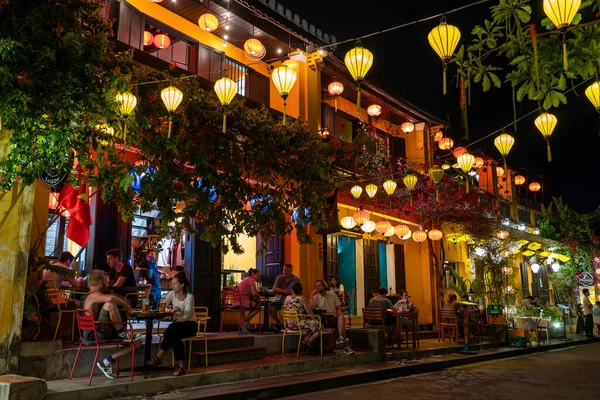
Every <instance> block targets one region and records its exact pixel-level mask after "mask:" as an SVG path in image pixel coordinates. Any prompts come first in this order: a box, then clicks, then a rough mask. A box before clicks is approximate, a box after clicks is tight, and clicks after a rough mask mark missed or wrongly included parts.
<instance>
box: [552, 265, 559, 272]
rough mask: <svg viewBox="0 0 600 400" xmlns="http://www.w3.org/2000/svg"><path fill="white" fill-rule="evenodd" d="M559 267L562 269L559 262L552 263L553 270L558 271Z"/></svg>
mask: <svg viewBox="0 0 600 400" xmlns="http://www.w3.org/2000/svg"><path fill="white" fill-rule="evenodd" d="M559 269H560V264H559V263H553V264H552V271H554V272H558V270H559Z"/></svg>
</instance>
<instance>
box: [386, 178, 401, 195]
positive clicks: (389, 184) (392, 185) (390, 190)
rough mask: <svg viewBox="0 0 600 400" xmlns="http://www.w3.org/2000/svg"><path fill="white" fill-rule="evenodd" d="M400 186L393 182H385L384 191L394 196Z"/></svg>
mask: <svg viewBox="0 0 600 400" xmlns="http://www.w3.org/2000/svg"><path fill="white" fill-rule="evenodd" d="M397 186H398V185H397V184H396V182H394V181H393V180H391V179H390V180H387V181H385V182H383V190H385V192H386V193H387V194H388V195H389V196H391V195H392V194H394V192H395V191H396V187H397Z"/></svg>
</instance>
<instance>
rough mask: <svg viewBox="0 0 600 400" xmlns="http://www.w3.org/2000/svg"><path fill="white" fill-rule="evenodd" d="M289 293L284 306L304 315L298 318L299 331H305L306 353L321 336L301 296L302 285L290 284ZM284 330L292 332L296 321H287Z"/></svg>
mask: <svg viewBox="0 0 600 400" xmlns="http://www.w3.org/2000/svg"><path fill="white" fill-rule="evenodd" d="M290 267H291V265H290ZM291 291H292V293H291V294H290V295H289V296H287V297H286V298H285V301H284V305H285V306H286V307H293V308H295V309H296V311H297V312H298V314H303V315H306V316H305V317H300V329H302V330H303V331H307V333H306V336H305V337H304V339H303V340H302V345H303V346H304V348H305V349H306V350H307V351H311V350H312V345H313V344H314V342H315V340H317V339H318V338H319V336H320V335H321V331H320V330H319V321H317V320H315V319H313V317H314V314H313V313H312V310H311V308H310V305H309V304H308V301H306V298H304V296H302V284H301V283H300V281H297V282H294V284H292V287H291ZM286 328H287V329H292V330H296V329H298V326H297V323H296V321H288V323H287V326H286Z"/></svg>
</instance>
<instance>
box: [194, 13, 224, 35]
mask: <svg viewBox="0 0 600 400" xmlns="http://www.w3.org/2000/svg"><path fill="white" fill-rule="evenodd" d="M198 26H199V27H200V29H202V30H204V31H206V32H213V31H216V30H217V28H218V27H219V20H218V19H217V17H215V16H214V15H212V14H210V13H206V14H202V15H201V16H200V18H198Z"/></svg>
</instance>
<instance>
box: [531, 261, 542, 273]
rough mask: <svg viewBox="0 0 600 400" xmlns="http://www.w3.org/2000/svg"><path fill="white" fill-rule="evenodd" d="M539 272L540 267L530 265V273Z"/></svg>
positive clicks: (535, 264)
mask: <svg viewBox="0 0 600 400" xmlns="http://www.w3.org/2000/svg"><path fill="white" fill-rule="evenodd" d="M539 270H540V265H539V264H538V263H533V264H531V272H533V273H534V274H537V273H538V272H539Z"/></svg>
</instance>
